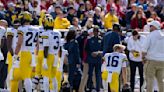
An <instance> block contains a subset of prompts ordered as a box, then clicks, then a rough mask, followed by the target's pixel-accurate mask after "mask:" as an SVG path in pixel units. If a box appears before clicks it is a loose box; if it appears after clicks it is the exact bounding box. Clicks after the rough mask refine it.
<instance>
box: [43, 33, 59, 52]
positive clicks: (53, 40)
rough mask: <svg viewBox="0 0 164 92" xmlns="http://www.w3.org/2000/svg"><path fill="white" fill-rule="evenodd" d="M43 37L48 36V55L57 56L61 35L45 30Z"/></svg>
mask: <svg viewBox="0 0 164 92" xmlns="http://www.w3.org/2000/svg"><path fill="white" fill-rule="evenodd" d="M43 34H44V35H47V36H48V44H49V51H48V52H49V53H50V54H57V53H58V51H59V49H60V43H61V41H60V40H61V34H60V32H58V31H53V30H47V31H46V32H44V33H43Z"/></svg>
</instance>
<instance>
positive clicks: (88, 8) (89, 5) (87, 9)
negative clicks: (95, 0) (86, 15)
mask: <svg viewBox="0 0 164 92" xmlns="http://www.w3.org/2000/svg"><path fill="white" fill-rule="evenodd" d="M85 7H86V12H88V11H91V10H92V9H93V6H92V4H91V2H90V1H86V3H85Z"/></svg>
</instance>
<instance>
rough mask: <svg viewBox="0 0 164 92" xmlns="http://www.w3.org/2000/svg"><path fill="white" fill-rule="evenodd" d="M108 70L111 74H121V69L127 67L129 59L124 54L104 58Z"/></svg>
mask: <svg viewBox="0 0 164 92" xmlns="http://www.w3.org/2000/svg"><path fill="white" fill-rule="evenodd" d="M104 58H105V63H106V68H107V70H108V71H109V72H117V73H119V74H120V72H121V68H122V67H126V62H125V61H126V60H127V57H126V55H125V54H123V53H118V52H113V53H107V54H105V56H104Z"/></svg>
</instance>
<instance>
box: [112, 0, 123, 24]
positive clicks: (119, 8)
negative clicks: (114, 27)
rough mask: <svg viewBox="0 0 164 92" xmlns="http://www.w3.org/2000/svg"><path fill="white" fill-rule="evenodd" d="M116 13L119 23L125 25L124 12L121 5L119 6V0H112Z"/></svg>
mask: <svg viewBox="0 0 164 92" xmlns="http://www.w3.org/2000/svg"><path fill="white" fill-rule="evenodd" d="M114 3H115V9H116V15H117V16H118V18H119V23H120V25H121V26H125V25H126V24H125V23H126V22H125V13H124V12H123V7H122V6H121V2H120V0H114Z"/></svg>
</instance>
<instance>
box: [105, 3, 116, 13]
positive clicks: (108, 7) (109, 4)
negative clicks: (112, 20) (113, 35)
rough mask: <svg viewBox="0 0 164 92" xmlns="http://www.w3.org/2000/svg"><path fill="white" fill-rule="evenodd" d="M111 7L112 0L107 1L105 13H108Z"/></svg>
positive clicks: (112, 5)
mask: <svg viewBox="0 0 164 92" xmlns="http://www.w3.org/2000/svg"><path fill="white" fill-rule="evenodd" d="M112 7H114V3H113V0H107V5H106V12H110V10H111V8H112Z"/></svg>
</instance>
